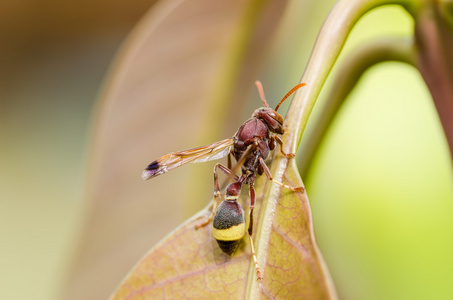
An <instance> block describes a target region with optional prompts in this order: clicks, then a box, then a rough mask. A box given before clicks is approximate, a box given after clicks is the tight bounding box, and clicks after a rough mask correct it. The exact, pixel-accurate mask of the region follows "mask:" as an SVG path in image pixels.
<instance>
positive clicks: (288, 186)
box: [259, 157, 305, 192]
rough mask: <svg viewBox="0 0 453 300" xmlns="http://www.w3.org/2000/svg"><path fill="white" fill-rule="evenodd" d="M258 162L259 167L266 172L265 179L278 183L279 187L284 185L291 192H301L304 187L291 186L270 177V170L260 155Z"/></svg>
mask: <svg viewBox="0 0 453 300" xmlns="http://www.w3.org/2000/svg"><path fill="white" fill-rule="evenodd" d="M259 162H260V165H261V167H262V168H263V170H264V173H265V174H266V177H267V179H269V180H271V181H273V182H275V183H276V184H278V185H280V186H281V187H284V188H287V189H289V190H291V191H293V192H303V191H304V190H305V189H304V188H303V187H301V186H298V187H293V186H290V185H287V184H284V183H281V182H280V181H277V180H275V179H273V178H272V175H271V171H270V170H269V168H268V167H267V165H266V163H265V162H264V159H263V158H262V157H260V158H259Z"/></svg>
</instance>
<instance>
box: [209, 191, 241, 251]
mask: <svg viewBox="0 0 453 300" xmlns="http://www.w3.org/2000/svg"><path fill="white" fill-rule="evenodd" d="M212 224H213V228H212V235H213V236H214V238H215V239H216V240H217V243H218V244H219V247H220V249H222V251H223V252H225V253H226V254H228V255H231V254H233V252H234V250H236V247H237V246H238V244H239V241H240V240H241V239H242V237H243V236H244V235H245V218H244V211H243V210H242V207H241V205H239V203H238V202H237V201H232V200H225V201H223V202H222V203H220V205H219V207H217V210H216V213H215V216H214V220H213V223H212Z"/></svg>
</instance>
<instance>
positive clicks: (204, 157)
mask: <svg viewBox="0 0 453 300" xmlns="http://www.w3.org/2000/svg"><path fill="white" fill-rule="evenodd" d="M233 143H234V141H233V139H225V140H222V141H219V142H216V143H213V144H210V145H206V146H202V147H198V148H193V149H190V150H185V151H180V152H173V153H169V154H167V155H164V156H162V157H160V158H158V159H157V160H155V161H153V162H152V163H150V164H149V165H148V167H146V169H145V170H144V171H143V174H142V178H143V180H147V179H150V178H153V177H156V176H158V175H160V174H164V173H166V172H168V171H170V170H172V169H174V168H177V167H179V166H182V165H184V164H187V163H190V162H197V163H198V162H205V161H209V160H214V159H219V158H222V157H224V156H227V155H228V154H229V153H230V151H231V147H232V146H233Z"/></svg>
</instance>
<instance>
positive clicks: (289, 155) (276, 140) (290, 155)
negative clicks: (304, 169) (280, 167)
mask: <svg viewBox="0 0 453 300" xmlns="http://www.w3.org/2000/svg"><path fill="white" fill-rule="evenodd" d="M271 143H272V146H271V145H270V144H271ZM275 143H277V144H278V145H279V146H280V153H281V154H282V155H283V156H284V157H286V158H293V157H294V156H296V155H295V154H294V153H286V152H285V151H283V141H282V139H281V138H280V137H279V136H278V135H273V136H271V139H270V141H269V147H270V148H271V150H273V149H274V148H275Z"/></svg>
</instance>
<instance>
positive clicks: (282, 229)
mask: <svg viewBox="0 0 453 300" xmlns="http://www.w3.org/2000/svg"><path fill="white" fill-rule="evenodd" d="M282 165H283V164H280V167H282ZM274 169H279V168H274ZM297 174H298V173H297V170H296V169H295V166H294V164H293V163H291V164H290V167H289V168H288V169H287V171H285V172H284V174H283V178H284V181H285V182H287V183H288V184H291V185H292V186H300V185H301V184H302V182H301V180H300V178H299V177H298V175H297ZM256 187H257V203H256V207H255V214H254V215H255V222H254V225H255V228H256V232H255V233H254V235H253V239H254V244H255V246H256V251H257V257H258V262H259V265H260V268H261V271H262V274H263V277H264V279H263V280H261V281H257V279H256V272H255V267H254V263H253V260H252V259H251V250H250V245H249V243H248V239H247V238H244V239H243V240H242V242H241V244H240V247H239V248H238V250H236V252H235V254H234V255H233V256H232V257H229V256H228V255H226V254H224V253H222V251H221V250H220V248H219V247H218V245H217V243H216V241H215V240H214V239H213V237H212V235H211V232H212V225H211V224H209V225H208V226H205V227H203V228H201V229H199V230H195V226H196V225H197V224H199V223H201V222H202V221H203V220H204V218H207V217H208V216H209V214H210V212H211V207H208V208H206V209H205V210H203V211H201V212H200V213H199V214H197V215H195V216H194V217H193V218H191V219H189V220H188V221H187V222H186V223H184V224H183V225H182V226H181V227H179V228H178V229H176V230H175V231H174V232H173V233H171V234H170V235H169V236H167V237H166V238H165V239H164V240H163V241H162V242H161V243H160V244H158V245H157V246H156V247H155V248H153V249H152V250H151V251H150V252H149V253H148V254H147V255H146V256H145V257H144V258H143V259H142V260H141V261H140V262H139V263H138V265H137V266H136V267H135V268H134V269H133V270H132V272H131V273H130V274H129V275H128V276H127V278H126V279H125V280H124V282H123V283H122V284H121V285H120V287H119V288H118V290H117V291H116V292H115V294H114V296H113V299H134V298H135V297H139V298H140V297H143V298H145V299H159V298H166V299H191V298H193V299H209V298H211V299H212V298H214V299H266V298H270V299H330V298H334V297H335V296H334V294H335V293H334V289H333V286H332V283H331V281H330V277H329V274H328V272H327V269H326V267H325V264H324V261H323V259H322V256H321V255H320V253H319V250H318V247H317V245H316V242H315V238H314V234H313V227H312V221H311V213H310V207H309V204H308V201H307V197H306V193H304V192H302V193H301V192H292V191H289V190H287V189H282V188H280V187H279V186H278V185H276V184H271V182H270V181H268V180H267V179H266V178H264V177H263V176H262V177H261V178H259V180H258V181H257V183H256ZM243 196H244V197H242V198H244V199H242V202H243V207H245V208H246V207H247V205H248V204H247V201H248V197H247V196H246V195H243Z"/></svg>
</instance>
